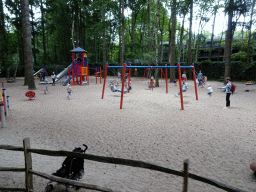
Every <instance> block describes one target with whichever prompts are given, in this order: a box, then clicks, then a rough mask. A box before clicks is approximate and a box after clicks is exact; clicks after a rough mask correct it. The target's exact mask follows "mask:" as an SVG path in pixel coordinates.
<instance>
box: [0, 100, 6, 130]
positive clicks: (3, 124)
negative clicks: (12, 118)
mask: <svg viewBox="0 0 256 192" xmlns="http://www.w3.org/2000/svg"><path fill="white" fill-rule="evenodd" d="M0 108H1V121H2V128H5V127H6V125H5V114H4V104H3V103H0Z"/></svg>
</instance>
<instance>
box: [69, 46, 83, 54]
mask: <svg viewBox="0 0 256 192" xmlns="http://www.w3.org/2000/svg"><path fill="white" fill-rule="evenodd" d="M70 52H75V53H87V51H85V50H84V49H82V48H81V47H77V48H75V49H73V50H71V51H70Z"/></svg>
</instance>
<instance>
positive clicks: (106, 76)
mask: <svg viewBox="0 0 256 192" xmlns="http://www.w3.org/2000/svg"><path fill="white" fill-rule="evenodd" d="M107 71H108V65H106V69H105V77H104V82H103V89H102V97H101V99H103V97H104V90H105V84H106V79H107Z"/></svg>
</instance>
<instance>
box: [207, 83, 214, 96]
mask: <svg viewBox="0 0 256 192" xmlns="http://www.w3.org/2000/svg"><path fill="white" fill-rule="evenodd" d="M207 90H208V93H207V94H208V95H209V96H212V92H213V89H212V87H211V85H209V84H208V88H207Z"/></svg>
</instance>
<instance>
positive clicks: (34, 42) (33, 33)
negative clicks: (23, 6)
mask: <svg viewBox="0 0 256 192" xmlns="http://www.w3.org/2000/svg"><path fill="white" fill-rule="evenodd" d="M31 14H32V17H31V18H32V36H33V39H32V44H33V48H34V51H32V53H33V57H34V65H35V66H37V59H36V35H35V27H34V22H33V20H34V13H33V6H32V5H31Z"/></svg>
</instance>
